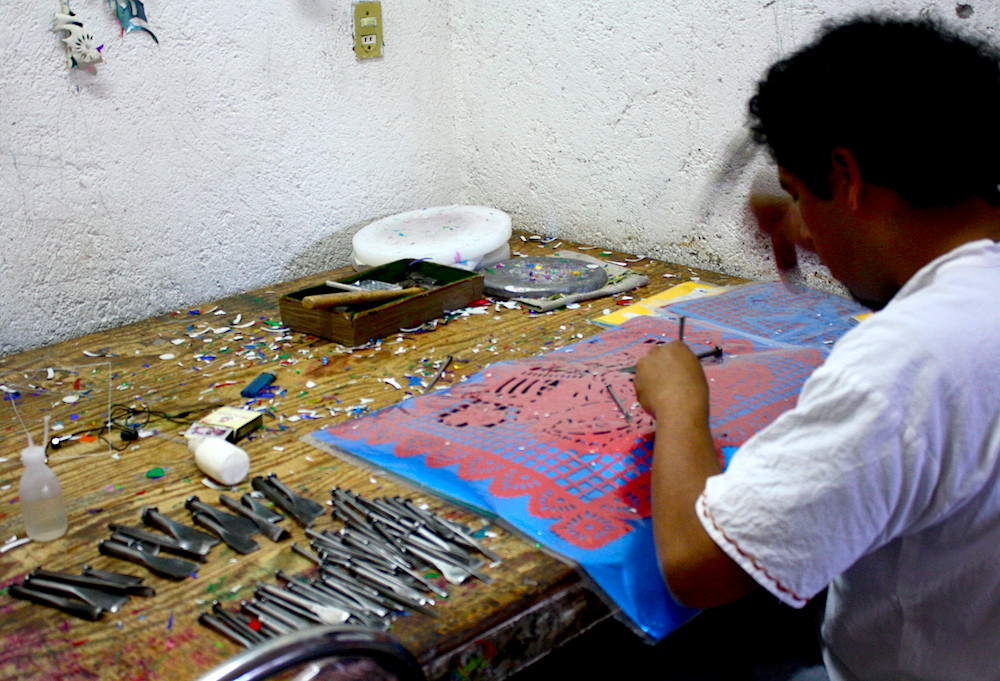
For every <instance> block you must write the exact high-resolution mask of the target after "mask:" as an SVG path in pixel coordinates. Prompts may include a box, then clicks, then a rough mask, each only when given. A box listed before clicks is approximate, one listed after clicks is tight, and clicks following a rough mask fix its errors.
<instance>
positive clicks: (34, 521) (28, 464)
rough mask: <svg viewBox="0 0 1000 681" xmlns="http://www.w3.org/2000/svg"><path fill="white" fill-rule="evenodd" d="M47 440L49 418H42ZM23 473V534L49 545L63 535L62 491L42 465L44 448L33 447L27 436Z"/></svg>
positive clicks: (64, 506) (45, 466)
mask: <svg viewBox="0 0 1000 681" xmlns="http://www.w3.org/2000/svg"><path fill="white" fill-rule="evenodd" d="M48 439H49V417H48V416H46V417H45V439H44V440H42V442H48ZM21 462H22V463H23V464H24V473H22V474H21V486H20V490H19V495H20V498H21V514H22V515H23V516H24V530H25V532H27V533H28V536H29V537H31V538H32V539H33V540H34V541H52V540H54V539H58V538H59V537H61V536H63V535H64V534H66V502H65V501H64V500H63V493H62V487H61V486H60V485H59V479H58V478H57V477H56V474H55V473H53V472H52V469H51V468H49V467H48V465H47V464H46V463H45V445H44V444H42V445H36V444H35V443H34V442H32V440H31V433H28V446H27V447H25V448H24V449H22V450H21Z"/></svg>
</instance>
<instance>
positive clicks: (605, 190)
mask: <svg viewBox="0 0 1000 681" xmlns="http://www.w3.org/2000/svg"><path fill="white" fill-rule="evenodd" d="M453 4H454V5H455V6H456V7H457V8H459V11H457V12H456V14H459V15H461V16H462V17H463V23H462V24H461V25H460V26H459V25H456V26H454V27H453V41H454V56H453V59H454V63H455V78H456V83H457V89H458V92H459V94H460V96H461V97H462V101H463V106H462V107H461V108H460V117H459V130H460V131H461V132H462V139H461V143H460V145H459V148H460V150H461V153H462V162H461V166H462V167H463V168H464V169H465V171H466V180H465V182H466V188H465V192H464V195H465V199H466V200H467V201H469V202H471V203H477V202H490V203H492V204H494V205H495V206H496V207H498V208H501V209H503V210H506V211H508V212H509V213H511V215H512V216H513V218H514V223H515V225H517V226H519V227H521V228H523V229H527V230H530V231H536V232H539V233H544V234H548V235H555V236H559V237H561V238H572V239H576V240H579V241H583V242H589V243H594V244H598V245H601V246H615V247H619V248H621V249H624V250H627V251H630V252H638V253H646V254H649V255H656V256H659V257H662V258H664V259H667V260H670V261H674V262H680V263H684V264H689V265H698V266H703V267H708V268H710V269H716V270H721V271H725V272H728V273H731V274H736V275H742V276H747V277H753V278H774V277H775V276H776V272H775V270H774V267H773V265H772V260H771V258H770V254H769V251H768V250H767V249H766V248H765V247H764V244H763V242H762V241H761V240H760V239H759V238H758V237H757V235H756V234H755V233H754V230H753V229H752V227H751V224H752V223H751V220H752V218H751V216H750V213H749V210H748V208H747V202H746V197H747V194H748V189H749V185H750V182H751V181H752V180H753V178H754V176H755V175H757V174H758V173H765V174H766V175H767V176H768V177H770V176H772V175H773V169H772V168H770V167H769V163H768V162H767V159H766V155H765V154H763V153H761V154H758V155H757V157H756V158H754V159H753V161H752V162H750V163H749V164H747V165H746V166H745V167H744V166H743V164H742V163H741V162H738V159H740V158H742V155H741V154H740V153H739V150H740V149H741V148H742V149H745V147H744V146H742V145H743V144H744V142H745V139H746V137H745V133H744V122H745V111H746V102H747V99H748V98H749V96H750V95H751V94H752V92H753V89H754V87H755V85H756V81H757V80H758V78H759V77H760V75H762V73H763V71H764V70H765V69H766V67H767V66H768V65H770V64H771V63H772V62H773V61H774V60H776V59H777V58H779V57H782V56H787V55H788V54H789V53H790V52H791V51H793V50H794V49H795V48H797V47H798V46H800V45H802V44H804V43H806V42H808V41H810V40H811V39H812V38H813V37H814V35H815V33H816V30H817V29H818V28H819V26H820V25H821V24H822V23H824V22H826V21H830V20H836V19H839V18H844V17H847V16H853V15H855V14H863V13H870V12H873V11H876V10H878V11H888V12H896V13H898V14H901V15H903V16H909V17H915V16H917V15H919V14H921V13H929V14H930V15H932V16H935V17H938V18H940V19H942V20H944V21H946V22H948V23H951V24H957V25H960V27H961V28H963V29H966V30H968V31H970V32H972V33H976V34H979V35H985V36H987V37H989V38H990V39H991V40H992V41H994V42H1000V31H998V29H1000V3H996V2H984V1H976V0H969V2H967V3H962V4H956V3H955V2H951V1H948V2H941V1H929V0H924V1H920V0H814V1H812V2H809V1H806V0H714V1H710V2H705V1H703V0H673V1H672V2H654V1H653V0H650V1H648V2H629V3H615V2H605V1H598V0H577V1H575V2H559V3H556V2H544V1H543V2H537V1H536V0H506V1H505V2H503V3H483V2H479V1H478V0H453ZM959 15H962V16H961V17H960V16H959ZM803 277H804V279H805V281H806V283H808V284H811V285H816V286H819V287H822V288H831V287H832V286H833V284H832V282H831V281H830V280H829V278H828V277H827V276H826V274H825V272H824V271H822V270H819V271H818V270H817V269H816V268H815V267H803Z"/></svg>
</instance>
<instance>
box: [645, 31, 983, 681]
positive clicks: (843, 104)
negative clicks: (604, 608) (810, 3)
mask: <svg viewBox="0 0 1000 681" xmlns="http://www.w3.org/2000/svg"><path fill="white" fill-rule="evenodd" d="M750 112H751V116H752V118H753V131H754V133H755V137H756V138H757V140H758V141H760V142H762V143H763V144H765V145H766V146H767V147H768V149H769V151H770V152H771V155H772V156H773V158H774V160H775V161H776V163H777V165H778V168H779V177H780V180H781V183H782V186H783V187H784V188H785V190H786V191H787V192H788V193H789V195H790V196H791V200H792V203H793V211H794V213H795V214H796V217H797V218H798V219H799V224H800V230H801V231H800V233H798V234H794V235H792V236H794V237H795V238H796V239H797V240H798V241H799V242H800V243H802V244H804V245H806V246H808V247H810V248H812V249H814V250H815V252H816V253H817V254H818V256H819V257H820V259H822V260H823V262H824V263H825V264H826V265H827V266H828V267H829V269H830V271H831V273H832V274H833V275H834V276H835V277H836V278H837V279H839V280H840V281H841V282H843V283H844V284H845V285H846V287H847V288H848V289H849V290H850V292H851V293H852V295H854V296H855V297H856V298H857V299H858V300H860V301H863V302H865V303H866V304H867V305H869V306H870V307H872V308H873V309H876V310H881V311H879V312H877V313H876V314H874V315H872V316H871V317H870V318H869V319H868V320H866V321H865V322H863V323H862V324H861V325H859V326H858V327H857V328H855V329H852V330H851V331H850V332H849V333H848V334H846V335H845V336H844V337H843V338H842V339H841V340H840V341H839V342H838V343H837V344H836V345H835V347H834V348H833V351H832V352H831V354H830V356H829V358H828V359H827V361H826V363H825V364H824V365H823V366H822V367H820V368H819V369H818V370H817V371H816V372H815V373H814V374H813V376H812V377H810V379H809V381H808V382H807V383H806V385H805V386H804V388H803V390H802V393H801V395H800V397H799V402H798V405H797V406H796V407H795V408H794V409H792V410H791V411H789V412H788V413H786V414H784V415H782V416H781V417H780V418H779V419H778V420H777V421H776V422H775V423H773V424H772V425H771V426H770V427H768V428H766V429H765V430H764V431H762V432H760V433H758V434H757V435H756V436H755V437H754V438H752V439H751V440H750V441H748V442H747V443H746V444H745V445H744V446H743V447H742V448H741V449H740V450H739V452H737V454H736V457H735V458H734V460H733V463H732V465H731V466H730V467H729V469H728V470H727V471H726V472H725V473H722V472H721V470H720V468H719V464H718V458H717V456H716V452H715V451H714V447H713V444H712V439H711V434H710V432H709V428H708V386H707V384H706V381H705V378H704V374H703V372H702V370H701V366H700V364H699V362H698V360H697V359H696V358H695V357H694V355H693V354H692V353H691V352H690V351H689V350H688V349H687V348H686V346H684V345H683V344H681V343H671V344H668V345H665V346H659V347H657V348H656V349H654V350H653V351H651V352H650V353H649V355H648V356H647V357H646V358H644V359H643V360H642V361H641V362H640V363H639V366H638V370H637V374H636V379H635V384H636V390H637V393H638V395H639V399H640V401H641V403H642V404H643V406H644V407H645V408H646V409H647V410H648V411H649V412H650V413H651V414H653V416H654V417H655V418H656V424H657V426H656V428H657V430H656V444H655V451H654V463H653V480H652V485H653V489H652V495H653V519H654V535H655V539H656V545H657V556H658V559H659V561H660V564H661V568H662V570H663V573H664V576H665V578H666V580H667V583H668V585H669V587H670V590H671V592H672V593H673V594H674V596H675V597H676V598H677V599H678V600H679V601H681V602H683V603H686V604H688V605H692V606H695V607H711V606H715V605H720V604H724V603H728V602H731V601H734V600H736V599H738V598H740V597H742V596H744V595H746V594H748V593H750V592H753V591H759V590H760V589H761V588H763V589H766V590H767V591H769V592H770V593H772V594H773V595H774V596H776V597H777V598H778V599H780V600H781V601H783V602H784V603H787V604H789V605H792V606H794V607H801V606H803V605H804V604H805V603H806V602H808V601H809V599H810V598H812V597H814V596H815V595H816V594H818V593H820V592H821V591H822V590H823V589H824V588H826V587H827V586H829V593H828V598H827V605H826V613H825V617H824V623H823V630H822V637H823V644H824V661H825V663H826V666H827V671H828V673H829V674H830V676H831V678H833V679H950V680H952V681H955V680H958V679H977V681H978V680H983V679H1000V245H998V244H997V243H996V241H997V240H998V239H1000V208H998V206H1000V187H998V185H1000V60H998V58H997V55H996V53H995V52H993V51H992V50H991V49H989V48H987V47H986V46H983V45H980V44H978V43H974V42H972V41H968V40H961V39H958V38H957V37H954V36H953V35H951V34H950V33H948V32H947V31H945V30H943V29H941V28H940V27H936V26H934V25H933V24H931V23H929V22H902V21H891V20H880V19H864V20H857V21H853V22H851V23H848V24H845V25H843V26H840V27H837V28H834V29H831V30H828V31H827V32H826V33H825V34H824V35H823V36H821V37H820V39H819V40H818V41H817V42H815V43H814V44H813V45H811V46H809V47H807V48H804V49H803V50H801V51H800V52H798V53H796V54H795V55H793V56H792V57H790V58H789V59H786V60H784V61H781V62H779V63H777V64H775V65H774V66H773V67H772V68H771V69H770V70H769V72H768V74H767V77H766V79H765V80H764V81H763V82H761V83H760V84H759V88H758V91H757V94H756V96H755V97H754V98H753V99H752V100H751V103H750Z"/></svg>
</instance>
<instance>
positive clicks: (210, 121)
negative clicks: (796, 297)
mask: <svg viewBox="0 0 1000 681" xmlns="http://www.w3.org/2000/svg"><path fill="white" fill-rule="evenodd" d="M56 6H57V2H56V0H51V2H48V1H46V2H32V3H15V2H4V3H0V48H2V52H3V54H4V57H5V67H4V70H3V71H2V72H0V83H2V90H0V93H2V94H0V97H2V99H0V236H2V248H0V276H2V277H3V281H4V289H5V290H4V294H3V298H2V301H0V355H2V354H6V353H9V352H12V351H15V350H19V349H24V348H27V347H32V346H37V345H45V344H48V343H51V342H54V341H56V340H59V339H63V338H67V337H72V336H75V335H79V334H81V333H85V332H88V331H93V330H97V329H100V328H106V327H109V326H113V325H116V324H120V323H123V322H128V321H135V320H138V319H142V318H145V317H149V316H151V315H154V314H158V313H161V312H164V311H168V310H172V309H178V308H183V307H188V306H194V305H197V304H199V303H201V302H203V301H206V300H210V299H213V298H216V297H219V296H221V295H224V294H228V293H232V292H236V291H239V290H243V289H246V288H250V287H253V286H259V285H264V284H267V283H271V282H275V281H280V280H282V279H287V278H290V277H292V276H297V275H302V274H306V273H309V272H313V271H318V270H321V269H326V268H329V267H333V266H337V265H342V264H346V262H347V259H348V254H349V250H350V245H349V236H350V234H351V233H353V231H354V230H355V229H356V228H357V227H359V226H361V225H362V224H365V223H367V222H369V221H371V220H373V219H375V218H378V217H382V216H384V215H388V214H391V213H395V212H399V211H402V210H408V209H411V208H419V207H426V206H432V205H440V204H447V203H455V202H464V203H481V204H487V205H492V206H496V207H498V208H501V209H503V210H506V211H508V212H510V213H511V214H512V216H513V218H514V224H515V227H517V228H521V229H526V230H530V231H535V232H539V233H546V234H552V235H557V236H560V237H562V238H571V239H577V240H580V241H585V242H591V243H595V244H599V245H602V246H616V247H620V248H623V249H626V250H629V251H633V252H640V253H642V252H645V253H648V254H650V255H657V256H660V257H665V258H667V259H670V260H674V261H678V262H684V263H687V264H691V265H698V266H707V267H710V268H714V269H720V270H723V271H727V272H731V273H734V274H740V275H744V276H750V277H770V276H772V275H773V270H772V267H771V265H770V260H769V258H768V254H767V252H766V249H764V248H763V246H762V244H761V243H760V242H759V241H758V240H757V239H755V238H754V236H753V233H752V230H751V229H750V223H749V215H748V213H747V211H746V208H745V206H746V193H747V187H748V185H749V182H750V178H751V176H753V175H754V174H755V173H758V172H762V169H764V168H766V164H764V163H762V162H761V159H757V160H756V161H754V162H753V163H752V164H751V165H750V166H749V167H747V168H741V167H740V164H738V163H734V162H733V161H732V159H733V158H734V153H735V152H734V150H736V149H738V148H739V145H740V143H741V141H742V137H741V130H742V125H743V121H744V113H743V112H744V110H745V102H746V99H747V97H748V96H749V95H750V93H751V91H752V87H753V84H754V82H755V80H756V79H757V77H758V76H759V75H760V73H761V72H762V70H763V69H764V67H765V66H766V65H767V64H769V63H770V62H771V61H773V60H774V59H775V58H777V57H779V56H781V55H785V54H787V53H788V52H789V51H791V50H792V49H793V48H794V47H795V46H797V45H799V44H801V43H802V42H805V41H807V40H808V39H810V38H811V37H812V35H813V33H814V31H815V29H816V27H817V26H818V25H819V24H820V23H821V22H822V21H824V20H827V19H831V18H838V17H842V16H845V15H847V14H851V13H856V12H864V11H870V10H872V9H876V8H877V9H882V10H884V9H888V10H898V11H901V12H904V13H906V14H909V15H915V14H917V13H919V12H929V13H931V14H933V15H935V16H940V17H942V18H944V19H946V20H948V21H951V22H953V23H957V24H960V25H962V26H964V27H966V28H967V29H969V30H973V31H978V32H981V33H983V34H985V35H988V36H990V37H991V39H993V40H1000V38H998V37H997V29H996V27H998V26H1000V5H998V3H995V2H986V1H985V0H978V1H977V0H970V1H969V2H968V3H964V4H962V5H957V4H956V3H954V2H950V1H949V2H941V1H932V0H924V1H922V2H921V1H920V0H886V1H884V2H876V1H875V0H814V1H813V2H807V1H806V0H717V1H715V2H704V1H703V0H674V2H662V1H659V0H648V2H636V3H609V2H596V1H595V0H575V1H572V2H561V3H555V2H550V1H548V0H530V1H529V0H505V1H504V2H502V3H489V2H481V1H480V0H437V1H431V0H385V1H384V2H383V12H384V19H385V30H386V35H385V38H386V56H385V58H383V59H381V60H369V61H363V62H358V61H356V60H355V59H354V56H353V53H352V52H351V28H350V24H351V3H350V0H258V2H254V3H245V2H236V1H235V0H215V1H214V2H197V3H192V2H178V1H177V0H147V2H146V10H147V13H148V15H149V19H150V22H149V23H150V27H151V28H152V29H153V30H154V31H156V32H157V35H158V37H159V38H160V40H161V44H160V45H159V46H157V45H154V44H153V43H152V41H151V40H150V39H149V37H148V36H146V35H144V34H142V33H139V32H133V33H131V34H129V35H127V36H125V37H121V36H119V34H118V30H117V26H116V24H115V23H114V20H113V18H112V17H111V16H110V14H109V12H108V9H107V1H106V0H72V8H73V9H74V10H75V11H76V12H77V14H78V15H79V16H80V18H81V19H83V20H84V21H85V23H87V24H88V26H89V27H90V28H91V30H92V31H93V32H94V33H95V34H97V36H98V38H101V39H102V40H103V42H104V43H105V44H106V48H105V56H106V58H107V60H108V64H107V65H103V66H101V67H99V69H98V71H99V72H98V74H97V75H96V76H93V75H90V74H88V73H84V72H79V71H67V70H66V69H65V68H64V67H63V62H62V60H63V57H62V54H63V52H62V47H61V44H60V42H59V40H58V36H57V35H56V34H54V33H50V32H49V30H48V29H49V25H50V21H51V15H52V13H53V12H54V10H55V8H56ZM959 14H961V15H963V16H962V18H960V17H959ZM807 278H808V280H809V282H810V283H817V284H819V285H828V284H827V283H826V282H824V280H823V279H822V276H821V274H820V273H818V272H817V271H816V270H815V269H807Z"/></svg>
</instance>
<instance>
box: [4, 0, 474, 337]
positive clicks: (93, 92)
mask: <svg viewBox="0 0 1000 681" xmlns="http://www.w3.org/2000/svg"><path fill="white" fill-rule="evenodd" d="M57 7H58V3H57V2H56V0H51V2H31V3H15V2H3V3H0V46H2V51H3V52H4V54H5V58H6V59H5V61H6V63H7V67H5V68H4V69H3V71H2V72H0V83H2V88H0V93H2V95H0V223H2V224H0V240H2V241H0V244H2V245H0V277H2V281H3V290H4V291H3V296H2V299H0V354H5V353H9V352H12V351H16V350H20V349H24V348H27V347H32V346H38V345H47V344H49V343H52V342H54V341H57V340H60V339H64V338H69V337H73V336H77V335H80V334H83V333H85V332H90V331H95V330H98V329H102V328H107V327H109V326H114V325H118V324H121V323H125V322H130V321H136V320H139V319H143V318H147V317H150V316H153V315H155V314H159V313H163V312H167V311H170V310H176V309H187V308H189V307H194V306H197V305H198V304H199V303H201V302H204V301H208V300H212V299H215V298H217V297H220V296H222V295H225V294H229V293H233V292H237V291H240V290H245V289H247V288H251V287H255V286H263V285H266V284H269V283H272V282H277V281H281V280H284V279H288V278H291V277H293V276H301V275H304V274H308V273H309V272H315V271H321V270H324V269H329V268H331V267H335V266H340V265H343V264H346V263H347V262H348V257H349V254H350V234H351V233H352V232H353V231H355V230H356V228H357V227H359V226H360V225H362V224H366V223H367V222H370V221H371V220H373V219H376V218H378V217H382V216H385V215H390V214H393V213H397V212H400V211H403V210H410V209H414V208H422V207H426V206H429V205H441V204H448V203H457V202H460V199H461V196H460V191H459V190H460V188H461V184H460V174H459V171H458V166H457V164H456V157H457V153H456V147H455V142H456V138H455V132H454V125H453V122H452V119H451V116H450V111H451V110H452V101H453V88H452V86H451V59H450V49H449V42H450V34H449V31H448V28H447V21H446V19H445V17H446V10H447V7H446V5H445V4H443V3H439V2H424V1H421V2H409V1H407V2H398V3H395V2H394V3H385V5H384V7H385V9H386V11H385V21H386V24H387V25H386V28H385V40H386V43H387V46H386V52H385V57H384V58H383V59H378V60H372V59H369V60H363V61H359V60H357V59H356V58H355V56H354V53H353V51H352V47H353V38H352V32H353V30H352V24H353V20H352V16H353V15H352V4H351V2H349V1H346V0H258V1H256V2H252V3H246V2H236V1H235V0H218V1H216V2H198V3H191V2H176V1H170V0H147V1H146V3H145V8H146V14H147V17H148V19H149V21H148V25H149V27H150V28H151V29H152V30H153V32H154V33H155V34H156V36H157V38H159V41H160V43H159V45H157V44H155V43H154V42H153V40H152V38H150V37H149V36H148V35H146V34H143V33H141V32H139V31H132V32H131V33H128V34H126V35H125V36H121V35H120V30H119V27H118V25H117V22H116V20H115V19H114V17H113V15H112V14H111V12H110V11H109V9H108V2H107V0H71V5H70V7H71V9H72V10H73V11H74V12H75V13H76V14H77V16H78V18H80V19H81V20H83V22H84V24H85V26H87V27H88V28H89V29H90V30H91V32H93V33H94V35H95V37H97V38H98V40H99V41H101V42H103V43H104V45H105V48H104V52H103V54H104V56H105V59H106V61H107V64H104V65H99V66H98V67H97V73H96V75H94V74H91V73H87V72H84V71H81V70H75V69H74V70H67V69H66V67H65V63H64V50H63V46H62V43H61V42H60V37H61V34H56V33H53V32H51V31H50V26H51V20H52V16H53V13H54V12H55V10H56V8H57Z"/></svg>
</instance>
